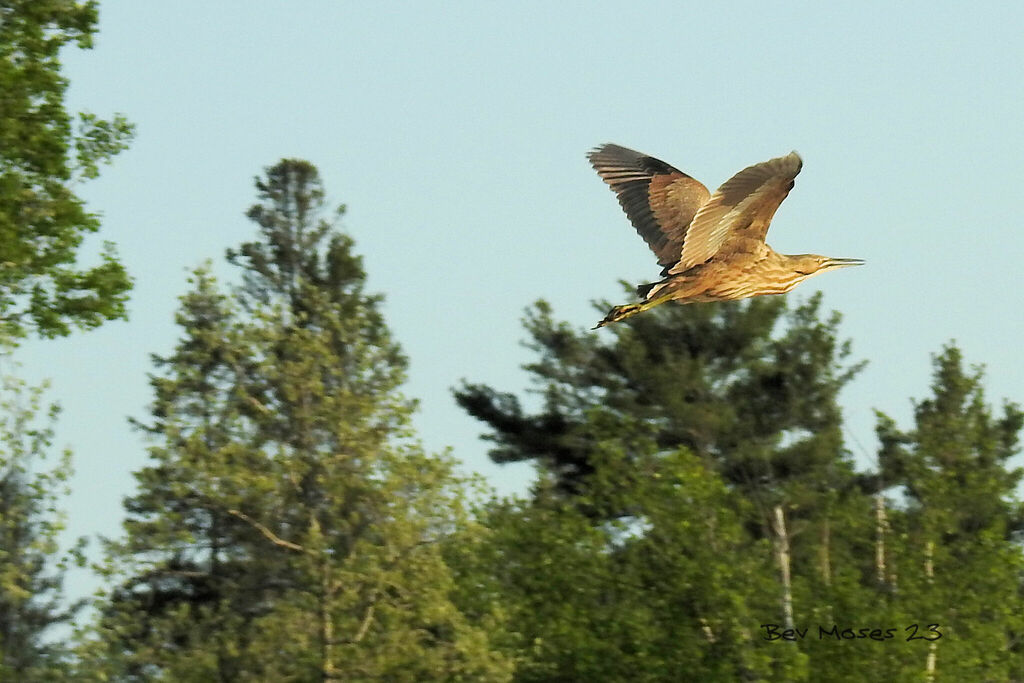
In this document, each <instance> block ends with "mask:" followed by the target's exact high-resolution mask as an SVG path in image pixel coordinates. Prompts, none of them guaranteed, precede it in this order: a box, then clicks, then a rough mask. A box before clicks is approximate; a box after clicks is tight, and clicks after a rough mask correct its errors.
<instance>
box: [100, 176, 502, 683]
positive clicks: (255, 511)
mask: <svg viewBox="0 0 1024 683" xmlns="http://www.w3.org/2000/svg"><path fill="white" fill-rule="evenodd" d="M257 191H258V193H259V198H260V200H261V203H259V204H257V205H256V206H254V207H253V208H252V209H250V211H249V214H248V215H249V216H250V218H252V219H253V220H254V221H255V222H256V223H257V224H258V226H259V228H260V240H259V241H256V242H251V243H248V244H245V245H242V247H241V248H240V249H239V250H238V251H232V252H229V260H230V261H231V262H232V263H234V264H235V265H237V266H239V267H240V268H242V270H243V285H242V286H241V287H239V288H237V289H236V290H235V291H234V292H233V293H232V294H233V295H232V296H228V295H226V294H224V293H223V292H222V291H221V289H220V287H219V286H218V285H217V283H216V282H215V281H214V280H213V278H212V277H211V276H210V274H209V273H208V271H207V270H206V269H200V270H198V271H196V273H195V276H194V279H193V290H192V291H191V292H190V293H189V294H187V295H186V296H185V297H183V299H182V308H181V311H180V313H179V315H178V323H179V325H180V326H181V328H182V338H181V340H180V342H179V344H178V346H177V348H176V350H175V352H174V353H173V354H172V355H170V356H166V357H154V362H155V364H156V365H157V367H158V368H159V370H160V372H159V374H158V375H156V376H154V377H153V378H152V384H153V389H154V394H155V398H154V402H153V405H152V409H151V413H152V419H151V421H150V422H148V423H137V424H138V425H139V426H140V428H142V429H144V430H145V431H146V432H148V433H149V434H150V435H151V437H152V439H153V441H154V444H153V446H152V448H151V449H150V455H151V464H150V466H148V467H147V468H145V469H143V470H142V471H140V472H139V473H138V475H137V476H138V480H139V492H138V493H137V494H136V495H135V496H133V497H132V498H130V499H128V501H127V502H126V507H127V509H128V512H129V518H128V520H127V522H126V527H125V528H126V532H127V536H126V539H125V541H124V542H123V543H121V544H112V545H111V547H110V549H111V553H112V562H111V565H110V567H109V572H110V575H111V577H112V578H114V579H117V580H119V581H120V585H119V587H118V588H117V589H116V590H115V591H113V592H112V593H111V594H110V596H109V598H108V600H107V603H106V605H105V606H104V615H103V618H102V620H101V634H102V641H101V642H99V643H95V642H94V643H93V644H92V646H91V648H90V649H89V650H88V652H89V654H88V655H87V656H88V657H90V658H91V661H92V666H93V668H94V669H96V670H103V669H104V667H106V672H107V673H108V674H109V675H113V676H114V677H115V678H120V679H125V680H175V681H177V680H237V679H249V678H255V679H259V680H323V679H327V678H341V679H344V680H365V681H372V680H395V681H404V680H408V681H418V680H438V679H444V680H504V679H507V677H508V673H509V665H508V664H507V663H506V662H505V661H504V660H503V658H501V657H500V656H498V655H496V654H495V653H494V652H493V651H492V648H490V647H489V645H488V634H487V632H486V631H484V630H483V629H482V628H481V627H480V626H477V625H475V624H472V623H471V622H470V621H468V620H467V619H466V618H465V617H464V616H463V615H462V614H461V613H460V612H459V611H458V610H457V609H456V607H455V605H454V603H453V602H452V601H451V599H450V598H449V593H450V592H451V591H452V590H453V583H452V578H451V574H450V570H449V568H448V567H447V565H446V563H445V561H444V558H443V556H442V552H441V547H442V545H443V543H444V542H446V540H447V539H448V538H450V537H451V536H452V535H453V534H455V533H459V534H462V533H469V530H470V528H471V527H472V525H471V523H470V520H469V518H468V514H467V512H466V509H465V503H464V500H463V496H464V493H463V483H462V482H461V481H460V480H459V479H458V478H456V477H455V476H454V474H453V471H452V468H453V462H452V460H451V458H450V457H448V456H429V455H427V454H424V453H423V452H422V449H421V448H420V447H419V446H418V444H416V443H415V441H413V440H412V439H411V438H409V436H410V429H409V415H410V413H411V411H412V407H413V406H412V403H411V402H410V401H409V400H407V399H405V398H404V397H403V396H402V395H401V394H400V393H399V392H398V388H399V386H400V384H401V382H402V380H403V379H404V371H405V365H406V361H405V358H404V356H403V355H402V353H401V351H400V349H399V348H398V345H397V344H395V343H394V342H393V341H392V340H391V338H390V335H389V333H388V330H387V327H386V325H385V324H384V321H383V317H382V316H381V314H380V311H379V302H380V297H378V296H374V295H367V294H365V293H364V292H363V285H364V281H365V274H364V273H363V270H362V266H361V263H360V260H359V258H358V257H357V256H355V255H354V254H353V253H352V250H351V249H352V241H351V238H349V237H348V236H346V235H344V234H343V233H340V232H339V231H338V230H337V228H336V227H335V225H334V224H332V223H328V222H327V221H325V220H324V219H323V218H322V214H323V190H322V188H321V186H320V181H319V176H318V174H317V172H316V169H315V167H313V166H312V165H311V164H309V163H307V162H304V161H298V160H283V161H281V162H280V163H279V164H277V165H276V166H274V167H272V168H270V169H267V174H266V177H265V178H264V179H258V180H257ZM340 215H341V212H340V211H338V212H336V216H340ZM101 661H102V662H106V664H102V663H101Z"/></svg>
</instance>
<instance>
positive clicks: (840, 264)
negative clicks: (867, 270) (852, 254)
mask: <svg viewBox="0 0 1024 683" xmlns="http://www.w3.org/2000/svg"><path fill="white" fill-rule="evenodd" d="M863 265H864V259H861V258H830V259H829V260H828V261H825V263H824V264H822V267H823V269H829V270H831V269H832V268H846V267H847V266H863Z"/></svg>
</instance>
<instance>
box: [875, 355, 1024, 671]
mask: <svg viewBox="0 0 1024 683" xmlns="http://www.w3.org/2000/svg"><path fill="white" fill-rule="evenodd" d="M934 368H935V369H934V379H933V383H932V395H931V397H929V398H927V399H925V400H923V401H920V402H917V403H915V406H914V419H915V426H914V429H913V430H910V431H907V432H903V431H900V430H899V429H897V427H896V425H895V423H894V422H893V421H892V420H891V419H890V418H888V417H886V416H885V415H882V414H879V424H878V434H879V439H880V441H881V443H882V449H881V452H880V454H879V462H880V465H881V475H882V480H883V481H884V482H885V483H886V484H888V485H889V486H891V487H894V488H893V490H894V492H896V493H897V494H899V499H898V503H899V504H898V505H896V506H895V508H896V509H895V510H894V519H893V533H894V536H895V537H896V538H897V539H898V542H897V543H896V544H895V545H894V548H893V551H894V552H893V557H892V564H893V569H892V574H891V576H890V578H889V582H890V583H891V584H892V585H893V586H894V587H895V586H898V587H899V593H898V595H897V597H896V598H894V602H895V603H896V604H898V605H900V606H901V607H902V609H903V611H904V612H905V613H907V614H908V615H911V616H912V617H913V621H921V622H924V621H925V620H927V621H928V622H934V623H938V624H940V625H941V627H942V629H941V630H942V633H943V634H944V636H945V637H944V638H943V639H941V640H939V641H937V642H935V644H934V649H935V653H934V656H935V659H936V661H937V664H936V666H937V667H938V668H939V669H940V670H941V671H942V672H943V673H944V675H949V676H950V677H951V678H955V679H956V680H1011V679H1018V678H1020V677H1021V676H1022V675H1024V644H1022V643H1021V634H1024V582H1022V577H1024V557H1022V553H1021V547H1020V544H1019V540H1020V534H1021V532H1022V531H1024V507H1022V505H1021V503H1020V501H1019V500H1018V499H1017V498H1016V497H1015V493H1016V489H1017V486H1018V484H1019V482H1020V480H1021V476H1022V473H1024V471H1022V470H1021V468H1020V467H1012V466H1011V464H1010V461H1011V459H1012V458H1013V457H1014V456H1016V455H1017V454H1018V453H1019V448H1018V443H1019V442H1018V439H1019V433H1020V430H1021V427H1022V426H1024V412H1022V411H1021V410H1020V408H1019V407H1018V406H1016V405H1014V404H1012V403H1005V404H1004V405H1003V407H1002V411H1001V414H994V412H993V411H992V409H991V408H990V407H989V406H988V405H987V403H986V401H985V396H984V391H983V388H982V371H981V370H980V369H978V368H976V369H974V370H973V371H967V370H965V369H964V367H963V360H962V355H961V352H960V350H959V349H958V348H957V347H956V346H953V345H950V346H947V347H946V348H944V349H943V350H942V352H941V353H939V354H938V355H937V356H935V358H934Z"/></svg>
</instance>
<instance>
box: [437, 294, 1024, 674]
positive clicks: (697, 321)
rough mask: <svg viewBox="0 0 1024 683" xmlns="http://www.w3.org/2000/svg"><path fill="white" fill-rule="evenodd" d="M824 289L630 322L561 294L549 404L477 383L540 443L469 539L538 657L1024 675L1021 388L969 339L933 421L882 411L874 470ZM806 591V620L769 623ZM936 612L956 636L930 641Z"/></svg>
mask: <svg viewBox="0 0 1024 683" xmlns="http://www.w3.org/2000/svg"><path fill="white" fill-rule="evenodd" d="M819 305H820V300H819V299H818V298H817V297H815V298H813V299H811V300H810V301H809V302H807V303H804V304H802V305H800V306H798V307H797V308H795V309H792V310H789V311H787V309H786V305H785V302H784V300H782V299H774V300H772V299H765V300H753V301H750V302H746V303H739V304H732V305H724V306H723V305H719V306H707V307H697V306H688V307H676V308H675V309H674V310H673V309H672V308H671V307H664V310H661V309H657V310H654V311H651V312H650V313H648V314H645V315H644V316H638V317H637V318H635V319H633V320H632V321H631V322H630V323H628V324H625V325H619V326H616V327H613V328H612V334H613V335H614V336H613V337H610V338H609V335H608V333H607V332H602V333H600V334H599V335H594V334H591V333H588V332H582V331H577V330H574V329H573V328H572V327H570V326H569V325H567V324H565V323H559V322H556V321H555V320H554V319H553V317H552V315H551V310H550V307H548V306H547V305H546V304H545V303H543V302H539V303H538V304H536V305H535V306H534V307H533V308H532V309H531V310H530V311H529V314H528V317H527V321H526V325H527V329H528V331H529V333H530V338H531V341H530V343H529V346H530V347H531V348H532V349H533V350H534V351H535V352H536V359H535V360H534V361H533V362H532V363H530V364H529V365H527V366H526V369H527V370H528V371H529V372H530V373H531V375H532V377H533V379H534V388H533V392H534V394H535V396H536V397H538V398H539V401H535V404H539V410H538V411H537V412H535V413H533V414H529V413H527V412H526V411H525V410H523V408H522V407H521V403H520V400H519V399H518V398H517V397H516V396H514V395H512V394H506V393H499V392H497V391H495V390H494V389H491V388H490V387H485V386H479V385H463V386H462V387H461V388H460V389H459V390H458V391H457V392H456V397H457V399H458V400H459V402H460V403H461V404H462V405H463V406H464V407H465V408H466V409H467V410H468V411H469V412H470V413H471V414H473V415H474V416H476V417H478V418H480V419H481V420H483V421H484V422H486V423H487V424H488V425H489V426H490V428H491V430H492V431H491V433H490V435H489V438H490V439H491V440H493V441H494V442H495V443H496V447H495V449H494V450H493V451H492V457H494V459H495V460H497V461H499V462H502V461H514V460H536V461H537V462H538V464H539V468H538V473H539V475H540V481H539V483H538V484H537V485H536V486H535V488H534V491H533V494H532V497H531V498H530V499H529V500H526V501H504V502H494V503H492V504H490V505H489V506H485V508H484V509H483V510H482V512H481V517H482V520H483V521H484V523H485V525H486V526H487V527H488V530H489V534H487V535H485V536H483V537H482V538H481V540H479V541H478V544H477V545H476V546H472V545H471V546H470V547H471V548H472V550H470V549H468V548H461V549H457V550H453V551H452V557H453V559H452V563H453V564H454V565H455V566H456V567H458V568H459V571H460V574H459V581H458V583H459V586H460V592H459V593H458V598H459V604H460V606H461V607H462V608H463V610H465V611H466V613H467V614H471V615H472V614H475V613H480V614H486V613H487V609H488V605H492V604H495V603H497V604H500V605H501V609H502V610H503V612H504V613H505V614H506V615H507V622H506V623H505V625H504V626H503V630H502V632H501V634H500V636H499V637H498V639H497V640H496V641H495V642H497V643H500V645H501V647H502V648H503V649H504V650H505V651H506V652H507V653H508V654H509V656H510V657H513V658H515V660H516V663H517V668H516V679H517V680H523V681H540V680H609V681H611V680H650V681H660V680H694V681H698V680H699V681H706V680H794V681H795V680H829V681H862V680H866V678H865V676H866V672H870V678H871V679H878V680H894V681H914V680H925V679H926V678H927V677H928V675H929V674H928V671H932V672H941V674H942V676H943V677H946V676H948V677H950V678H951V679H953V680H1011V679H1015V678H1020V677H1021V674H1022V667H1024V656H1022V652H1021V645H1020V643H1019V640H1020V634H1021V633H1024V625H1022V623H1021V619H1022V615H1024V601H1022V594H1024V591H1022V576H1024V571H1022V570H1024V567H1022V554H1021V548H1020V545H1019V542H1018V539H1019V534H1020V532H1021V529H1022V524H1021V520H1022V519H1024V517H1022V515H1021V507H1020V505H1019V504H1018V503H1017V502H1015V501H1014V499H1013V497H1012V494H1013V491H1014V488H1015V487H1016V486H1017V484H1018V482H1019V480H1020V472H1019V470H1017V469H1014V468H1011V467H1010V466H1009V461H1010V458H1011V457H1013V456H1014V455H1015V454H1016V453H1017V435H1018V432H1019V431H1020V428H1021V425H1022V422H1024V417H1022V413H1021V411H1020V410H1019V409H1018V408H1017V407H1016V406H1013V405H1006V406H1004V410H1003V413H1002V415H1000V416H999V417H993V416H992V414H991V412H990V411H989V409H988V408H987V406H986V405H985V402H984V398H983V394H982V392H981V375H980V372H975V373H974V374H969V373H965V372H964V371H963V370H962V368H961V366H960V363H961V361H960V354H959V351H958V350H957V349H956V348H955V347H949V348H947V349H946V350H945V351H944V352H943V353H942V354H940V356H939V357H937V358H936V380H935V384H934V386H933V392H934V398H930V399H928V400H925V401H922V402H920V403H919V404H917V406H916V418H917V427H916V429H915V430H914V431H911V432H901V431H899V430H898V429H897V428H896V426H895V424H894V423H893V422H892V421H891V420H888V419H887V418H884V416H882V417H881V419H880V427H879V434H880V437H881V441H882V450H881V453H880V457H879V462H880V466H881V468H880V471H879V472H877V473H856V472H854V470H853V467H852V464H851V463H850V461H849V458H848V456H847V455H846V453H845V452H844V451H843V449H842V441H841V436H840V429H841V415H840V411H839V408H838V404H837V395H838V392H839V390H840V389H841V388H842V386H843V385H844V384H845V383H846V382H847V381H849V380H850V379H851V378H852V376H853V375H854V374H855V372H856V370H857V369H858V368H859V365H849V364H848V363H847V362H846V359H847V358H848V355H849V346H848V344H845V343H844V344H841V343H838V342H837V341H836V339H837V337H836V325H837V323H838V317H837V316H835V315H832V316H830V317H829V318H827V319H825V320H822V319H821V316H820V313H819ZM879 487H883V488H884V489H886V491H887V492H888V494H889V496H890V497H889V499H888V500H887V499H885V498H882V497H880V495H881V494H880V492H879ZM776 515H781V517H778V516H776ZM780 519H781V522H782V523H781V524H779V520H780ZM784 566H785V567H786V568H788V574H789V577H788V580H787V579H786V578H784V577H785V573H784V572H783V567H784ZM788 605H792V613H793V617H792V618H793V624H792V625H793V626H794V627H795V628H797V629H805V631H804V633H805V634H806V635H805V637H804V638H802V639H800V640H799V642H786V641H781V640H777V641H772V642H769V641H766V640H765V638H764V636H765V633H766V632H765V630H764V629H763V628H762V626H761V625H762V624H776V625H778V626H777V629H778V630H779V631H781V630H782V629H784V628H786V627H787V624H786V623H785V622H786V618H787V617H786V611H787V606H788ZM932 623H936V624H938V626H937V627H936V628H937V629H938V630H939V631H940V632H941V633H942V634H943V636H944V637H943V638H942V639H940V640H936V641H934V642H932V641H929V640H925V639H923V638H922V639H919V640H914V641H907V638H908V637H909V636H911V635H914V626H913V625H914V624H917V625H918V626H917V634H918V635H919V636H925V637H931V635H932V632H930V631H929V624H932ZM831 629H836V630H837V631H845V632H846V633H847V634H851V635H853V634H856V633H857V632H859V630H860V629H865V631H866V632H871V631H875V630H876V629H877V632H876V636H877V635H881V636H883V637H884V636H885V634H887V633H890V632H891V637H889V638H886V639H885V641H884V642H876V641H875V640H872V639H871V638H867V639H856V640H853V641H850V640H845V639H838V638H836V637H832V636H829V635H823V633H824V634H827V633H828V632H829V631H830V630H831ZM848 629H852V630H848ZM908 629H910V630H908Z"/></svg>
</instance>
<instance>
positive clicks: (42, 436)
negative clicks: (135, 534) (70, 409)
mask: <svg viewBox="0 0 1024 683" xmlns="http://www.w3.org/2000/svg"><path fill="white" fill-rule="evenodd" d="M0 360H2V361H4V362H9V361H10V359H9V356H8V354H7V353H6V352H5V353H4V355H3V356H2V357H0ZM2 382H3V384H2V387H0V390H2V397H0V680H18V681H42V680H55V679H56V678H58V677H60V676H61V675H62V673H65V672H66V665H67V662H66V654H67V653H66V652H65V651H64V647H63V646H62V645H61V644H60V643H57V642H54V641H53V639H52V630H51V629H52V627H54V626H57V625H60V624H67V623H69V622H70V620H71V618H72V617H73V615H74V613H75V612H76V611H77V609H78V607H79V605H78V604H73V605H71V606H70V607H68V606H67V605H66V604H65V600H64V595H63V591H62V586H63V581H64V573H65V570H66V568H67V566H68V563H70V562H73V561H78V560H80V559H81V545H82V542H81V541H80V542H79V543H78V544H77V545H76V546H75V547H74V548H72V549H71V551H70V553H69V554H68V555H66V556H64V557H61V556H60V548H59V536H60V534H61V532H62V531H63V529H64V522H65V518H64V515H63V513H62V512H61V511H60V508H59V501H60V498H61V497H62V496H63V495H66V494H67V480H68V478H69V477H70V476H71V453H70V452H69V451H67V450H65V451H63V452H62V453H61V454H60V457H59V460H58V461H57V463H56V464H55V465H53V467H52V468H50V469H46V468H45V466H44V461H45V459H46V458H47V457H48V456H49V457H52V454H51V452H50V451H51V449H52V442H53V423H54V421H55V420H56V418H57V413H58V408H57V406H56V405H50V406H44V405H43V402H42V401H43V398H42V397H43V392H44V389H45V387H33V388H29V387H26V386H25V383H24V382H23V381H22V380H19V379H17V378H16V377H14V376H12V375H9V374H4V376H3V377H2Z"/></svg>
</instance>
